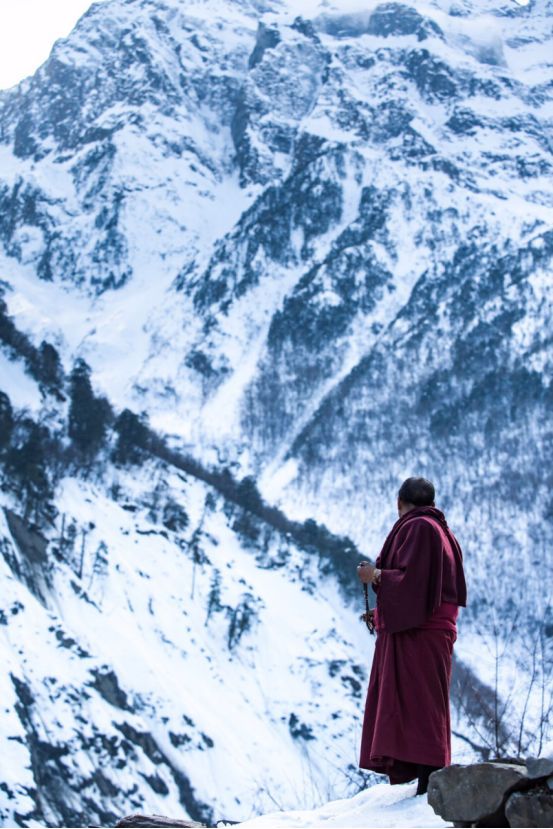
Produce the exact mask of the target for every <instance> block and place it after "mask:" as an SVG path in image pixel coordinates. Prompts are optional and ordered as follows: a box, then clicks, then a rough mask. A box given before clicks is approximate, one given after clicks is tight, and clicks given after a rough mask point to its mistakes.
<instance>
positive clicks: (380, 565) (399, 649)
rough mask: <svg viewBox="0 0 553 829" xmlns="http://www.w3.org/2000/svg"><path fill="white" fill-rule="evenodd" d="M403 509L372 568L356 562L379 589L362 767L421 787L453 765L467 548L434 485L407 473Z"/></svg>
mask: <svg viewBox="0 0 553 829" xmlns="http://www.w3.org/2000/svg"><path fill="white" fill-rule="evenodd" d="M397 508H398V513H399V520H398V521H396V523H395V524H394V526H393V527H392V530H391V532H390V534H389V535H388V537H387V539H386V541H385V542H384V546H383V548H382V551H381V553H380V555H379V556H378V558H377V560H376V567H373V566H372V565H371V564H368V563H367V562H362V563H361V564H360V565H359V567H358V569H357V573H358V576H359V578H360V580H361V581H362V582H363V583H365V584H371V585H372V588H373V590H374V591H375V593H376V594H377V600H376V609H375V610H374V611H370V613H369V617H370V618H369V619H368V620H367V621H368V622H369V623H371V624H374V626H375V628H376V631H377V639H376V646H375V651H374V659H373V664H372V670H371V676H370V680H369V689H368V693H367V702H366V706H365V718H364V721H363V734H362V739H361V757H360V761H359V765H360V766H361V768H364V769H370V770H371V771H376V772H379V773H380V774H387V775H388V776H389V778H390V783H391V784H392V785H394V784H395V783H406V782H408V781H409V780H414V779H415V778H418V788H417V794H424V793H425V792H426V791H427V788H428V777H429V775H430V774H431V772H433V771H436V770H437V769H439V768H443V766H447V765H449V764H450V762H451V726H450V712H449V685H450V679H451V658H452V653H453V643H454V642H455V640H456V638H457V628H456V619H457V612H458V609H459V606H461V607H465V606H466V598H467V591H466V586H465V577H464V573H463V556H462V552H461V548H460V546H459V543H458V541H457V539H456V538H455V536H454V535H453V533H452V532H451V530H450V529H449V527H448V525H447V522H446V520H445V516H444V514H443V512H441V511H440V510H439V509H436V507H435V506H434V486H433V484H432V483H430V481H427V480H426V479H425V478H408V479H407V480H406V481H404V483H403V484H402V485H401V488H400V490H399V493H398V500H397Z"/></svg>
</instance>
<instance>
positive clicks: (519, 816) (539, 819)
mask: <svg viewBox="0 0 553 829" xmlns="http://www.w3.org/2000/svg"><path fill="white" fill-rule="evenodd" d="M505 815H506V817H507V821H508V826H520V827H525V826H528V827H534V826H540V827H541V826H553V792H552V791H546V790H545V787H544V790H541V791H540V790H533V791H530V792H514V794H512V795H511V796H510V797H509V798H508V800H507V803H506V805H505Z"/></svg>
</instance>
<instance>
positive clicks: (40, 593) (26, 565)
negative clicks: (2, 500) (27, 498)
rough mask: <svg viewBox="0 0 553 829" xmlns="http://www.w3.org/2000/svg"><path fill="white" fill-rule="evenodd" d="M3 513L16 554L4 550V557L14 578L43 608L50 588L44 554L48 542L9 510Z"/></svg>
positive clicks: (46, 561) (46, 559)
mask: <svg viewBox="0 0 553 829" xmlns="http://www.w3.org/2000/svg"><path fill="white" fill-rule="evenodd" d="M4 514H5V516H6V521H7V524H8V527H9V530H10V533H11V536H12V538H13V541H14V542H15V548H16V550H17V552H18V554H19V555H17V556H14V555H12V554H10V553H9V551H8V550H7V549H4V550H3V552H4V558H5V559H6V561H7V563H8V564H9V566H10V568H11V570H12V572H13V574H14V576H16V578H18V579H19V580H20V581H21V582H23V584H25V585H26V586H27V587H28V588H29V590H30V591H31V593H32V594H33V595H34V596H35V597H36V598H37V599H38V600H39V601H40V602H41V603H42V604H43V605H46V604H47V598H48V595H49V593H50V589H51V579H50V574H49V571H48V557H47V555H46V549H47V547H48V541H47V540H46V539H45V538H44V536H43V535H42V534H41V533H40V532H39V531H38V530H37V529H36V528H34V527H32V526H31V525H30V524H29V523H28V522H27V521H24V520H23V518H21V517H20V516H19V515H17V514H16V513H15V512H13V511H12V510H11V509H8V507H5V508H4Z"/></svg>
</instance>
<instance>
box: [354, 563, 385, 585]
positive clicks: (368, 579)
mask: <svg viewBox="0 0 553 829" xmlns="http://www.w3.org/2000/svg"><path fill="white" fill-rule="evenodd" d="M357 576H358V578H359V581H361V582H363V584H378V583H379V582H380V570H378V569H377V568H376V567H373V565H372V564H369V562H368V561H362V562H361V564H358V565H357Z"/></svg>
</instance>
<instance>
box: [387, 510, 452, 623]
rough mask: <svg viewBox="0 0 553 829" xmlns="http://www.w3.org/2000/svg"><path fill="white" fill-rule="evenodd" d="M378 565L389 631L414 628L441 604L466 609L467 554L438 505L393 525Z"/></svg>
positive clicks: (410, 513)
mask: <svg viewBox="0 0 553 829" xmlns="http://www.w3.org/2000/svg"><path fill="white" fill-rule="evenodd" d="M376 566H377V567H378V568H379V569H381V570H382V574H381V577H380V585H378V586H376V587H373V590H374V591H375V592H376V593H377V595H378V599H377V607H378V614H379V619H380V623H381V625H382V627H383V629H384V630H385V631H386V632H387V633H396V632H398V631H400V630H408V629H409V628H416V627H418V626H419V625H421V624H422V623H423V622H425V621H426V620H427V619H428V618H429V617H430V616H431V615H432V614H433V613H434V611H435V610H437V609H438V607H439V606H440V605H441V603H442V602H452V603H454V604H456V605H460V606H461V607H466V602H467V588H466V584H465V576H464V573H463V554H462V552H461V548H460V546H459V543H458V541H457V539H456V538H455V536H454V535H453V533H452V532H451V530H450V529H449V527H448V525H447V521H446V520H445V516H444V514H443V512H441V510H439V509H436V507H416V508H415V509H412V510H410V511H409V512H407V513H406V514H405V515H403V516H402V517H401V518H400V519H399V520H398V521H396V523H395V524H394V526H393V527H392V530H391V532H390V534H389V535H388V537H387V539H386V541H385V542H384V546H383V548H382V551H381V552H380V555H379V556H378V558H377V560H376Z"/></svg>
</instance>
